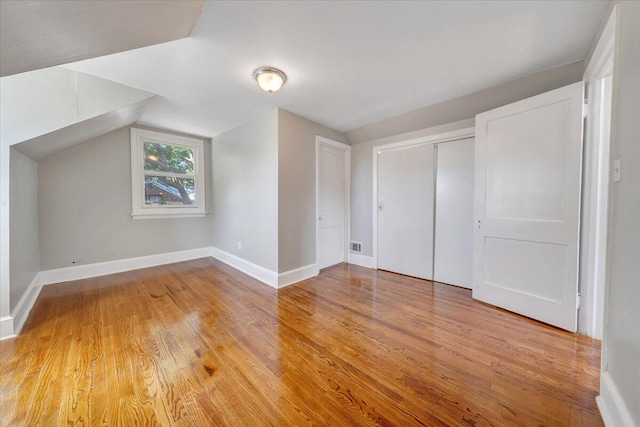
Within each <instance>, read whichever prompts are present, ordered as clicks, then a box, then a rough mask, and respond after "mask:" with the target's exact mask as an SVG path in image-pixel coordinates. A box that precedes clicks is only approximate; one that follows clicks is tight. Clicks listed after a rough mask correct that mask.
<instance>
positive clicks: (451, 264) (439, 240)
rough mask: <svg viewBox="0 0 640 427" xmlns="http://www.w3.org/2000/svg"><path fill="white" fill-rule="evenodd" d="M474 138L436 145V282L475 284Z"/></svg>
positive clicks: (434, 270)
mask: <svg viewBox="0 0 640 427" xmlns="http://www.w3.org/2000/svg"><path fill="white" fill-rule="evenodd" d="M474 150H475V148H474V139H473V138H467V139H460V140H457V141H448V142H444V143H441V144H438V145H436V165H437V166H436V216H435V236H434V239H435V243H434V263H433V280H435V281H438V282H442V283H448V284H450V285H456V286H461V287H463V288H468V289H471V287H472V284H473V189H474V188H473V178H474V173H473V167H474V164H473V162H474V160H473V157H474Z"/></svg>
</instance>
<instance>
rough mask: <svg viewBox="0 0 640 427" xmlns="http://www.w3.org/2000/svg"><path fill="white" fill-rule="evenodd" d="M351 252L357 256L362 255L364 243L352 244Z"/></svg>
mask: <svg viewBox="0 0 640 427" xmlns="http://www.w3.org/2000/svg"><path fill="white" fill-rule="evenodd" d="M350 247H351V252H353V253H355V254H361V253H362V243H360V242H351V246H350Z"/></svg>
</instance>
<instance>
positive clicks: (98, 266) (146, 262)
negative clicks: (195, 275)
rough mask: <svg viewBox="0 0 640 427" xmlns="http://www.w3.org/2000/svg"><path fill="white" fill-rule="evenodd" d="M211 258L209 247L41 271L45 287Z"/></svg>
mask: <svg viewBox="0 0 640 427" xmlns="http://www.w3.org/2000/svg"><path fill="white" fill-rule="evenodd" d="M209 256H211V249H210V248H208V247H207V248H198V249H189V250H186V251H178V252H168V253H163V254H157V255H148V256H141V257H136V258H127V259H119V260H115V261H107V262H100V263H95V264H86V265H78V266H74V267H66V268H58V269H55V270H45V271H41V272H40V275H41V280H42V284H43V285H51V284H53V283H60V282H69V281H71V280H80V279H87V278H90V277H98V276H105V275H107V274H115V273H122V272H125V271H131V270H137V269H139V268H147V267H155V266H157V265H164V264H172V263H174V262H181V261H188V260H191V259H197V258H205V257H209Z"/></svg>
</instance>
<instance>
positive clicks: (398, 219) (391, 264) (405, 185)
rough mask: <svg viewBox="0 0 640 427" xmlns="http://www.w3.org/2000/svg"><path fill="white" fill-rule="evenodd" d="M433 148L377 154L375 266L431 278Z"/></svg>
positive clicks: (411, 148) (395, 150) (417, 148)
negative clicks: (376, 254)
mask: <svg viewBox="0 0 640 427" xmlns="http://www.w3.org/2000/svg"><path fill="white" fill-rule="evenodd" d="M433 194H434V146H433V145H418V146H410V147H404V148H398V149H390V150H385V151H382V152H380V153H378V268H380V269H382V270H388V271H393V272H396V273H401V274H406V275H408V276H414V277H419V278H422V279H428V280H431V279H432V277H433V200H434V198H433Z"/></svg>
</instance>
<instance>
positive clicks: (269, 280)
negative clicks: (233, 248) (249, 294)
mask: <svg viewBox="0 0 640 427" xmlns="http://www.w3.org/2000/svg"><path fill="white" fill-rule="evenodd" d="M210 253H211V256H212V257H214V258H215V259H217V260H219V261H222V262H224V263H225V264H227V265H229V266H231V267H233V268H235V269H236V270H239V271H241V272H243V273H244V274H247V275H249V276H251V277H253V278H254V279H257V280H259V281H261V282H262V283H266V284H267V285H269V286H271V287H272V288H275V289H277V288H278V273H276V272H275V271H271V270H269V269H268V268H264V267H262V266H260V265H258V264H254V263H252V262H251V261H247V260H246V259H244V258H240V257H239V256H237V255H233V254H230V253H229V252H225V251H223V250H222V249H218V248H211V249H210Z"/></svg>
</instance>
